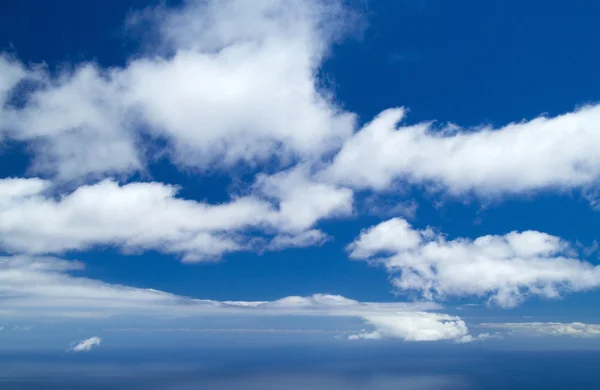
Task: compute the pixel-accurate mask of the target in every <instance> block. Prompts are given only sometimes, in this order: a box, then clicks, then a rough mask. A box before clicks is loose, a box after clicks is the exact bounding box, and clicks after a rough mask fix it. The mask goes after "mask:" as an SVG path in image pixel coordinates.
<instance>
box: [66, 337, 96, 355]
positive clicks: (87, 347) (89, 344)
mask: <svg viewBox="0 0 600 390" xmlns="http://www.w3.org/2000/svg"><path fill="white" fill-rule="evenodd" d="M101 342H102V339H101V338H100V337H97V336H94V337H90V338H89V339H85V340H81V341H80V342H78V343H76V344H75V345H74V346H73V347H71V348H69V351H70V352H75V353H77V352H89V351H91V350H92V348H94V347H97V346H99V345H100V343H101Z"/></svg>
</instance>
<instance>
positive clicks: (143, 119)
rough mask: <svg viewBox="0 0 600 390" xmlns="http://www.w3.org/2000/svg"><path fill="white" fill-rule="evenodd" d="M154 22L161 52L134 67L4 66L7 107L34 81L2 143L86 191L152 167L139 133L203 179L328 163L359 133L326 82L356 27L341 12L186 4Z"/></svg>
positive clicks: (5, 120) (236, 0) (235, 1)
mask: <svg viewBox="0 0 600 390" xmlns="http://www.w3.org/2000/svg"><path fill="white" fill-rule="evenodd" d="M148 14H152V17H151V18H150V19H148V20H150V21H151V25H150V26H148V25H145V32H146V38H148V36H147V34H148V31H152V32H153V33H154V32H156V33H157V34H158V37H157V40H158V41H157V42H154V45H153V46H155V47H157V48H158V49H157V50H158V51H154V52H149V53H144V55H139V54H137V55H135V56H133V57H132V58H130V59H129V61H128V63H127V66H126V67H124V68H111V69H102V68H99V67H98V66H97V65H95V64H92V63H85V64H80V65H75V66H74V67H73V69H72V70H71V71H66V72H63V73H62V74H58V75H51V74H49V73H48V72H47V71H45V70H44V69H42V68H38V69H32V68H27V67H26V66H24V65H23V64H20V63H19V62H17V61H15V60H9V59H8V58H7V57H6V56H1V55H0V103H4V102H5V101H6V99H7V98H8V96H9V95H10V94H11V93H14V92H15V90H14V88H15V87H16V86H17V84H18V83H19V82H21V81H23V80H29V81H31V80H35V81H36V83H33V84H32V85H35V88H34V90H33V91H30V92H28V93H26V94H25V93H24V92H23V96H25V97H26V98H27V99H26V102H25V104H24V105H23V106H22V107H15V106H12V105H8V106H5V105H4V104H1V105H0V107H3V110H2V112H1V114H2V115H0V118H2V119H0V140H1V139H2V135H3V136H4V137H8V138H13V139H18V140H23V141H26V142H29V143H30V144H31V146H32V147H33V149H34V151H35V154H34V157H35V163H34V166H33V168H34V169H35V170H36V171H39V172H43V173H46V174H50V175H52V176H55V177H57V178H58V179H60V180H79V179H81V178H82V177H89V176H92V177H104V176H106V175H117V174H130V173H132V172H134V171H139V170H142V169H143V168H144V165H145V160H146V158H148V157H150V158H151V157H152V156H151V155H150V156H148V155H147V150H146V148H145V145H142V144H141V139H140V134H143V135H144V136H145V138H146V139H147V138H156V137H159V138H161V139H165V140H167V141H168V143H169V145H170V148H169V151H171V152H172V153H170V157H171V159H172V160H174V161H176V162H177V163H179V164H183V165H185V166H188V167H192V168H194V169H202V170H206V169H213V168H215V167H230V166H233V165H235V164H237V163H240V162H242V163H247V164H250V165H254V164H256V163H260V162H273V161H279V162H280V163H282V164H284V165H285V164H288V163H289V162H290V161H292V160H295V159H307V160H312V159H315V158H317V159H318V158H320V156H321V155H322V154H323V153H327V152H331V151H333V150H335V149H336V148H338V147H339V146H340V145H341V143H342V142H343V140H344V139H345V138H347V137H349V136H350V135H351V134H352V131H353V128H354V123H355V115H353V114H350V113H346V112H344V111H343V110H341V109H340V108H338V107H337V106H336V105H335V103H334V102H333V100H332V98H331V96H329V94H328V93H327V92H326V91H324V90H323V89H322V88H321V86H320V84H321V83H320V82H319V80H318V76H317V73H318V70H319V67H320V65H321V62H322V60H323V58H324V56H325V55H326V54H327V50H328V49H329V47H330V45H331V43H332V41H333V40H334V39H335V38H336V36H337V35H338V34H340V31H343V30H345V29H346V28H347V27H349V26H350V25H351V24H352V23H351V22H349V21H348V16H349V12H348V11H346V10H345V9H344V8H343V7H342V6H341V2H338V1H333V2H324V1H319V0H307V1H296V0H294V1H286V0H259V1H253V2H252V4H251V5H250V3H248V2H246V1H244V0H209V1H204V0H188V1H185V2H184V4H183V6H181V7H179V8H172V9H168V8H164V7H160V8H157V9H156V10H154V11H152V12H146V15H148ZM148 20H146V21H148ZM147 136H150V137H147ZM90 145H93V146H94V147H93V148H92V147H90ZM273 158H274V159H273Z"/></svg>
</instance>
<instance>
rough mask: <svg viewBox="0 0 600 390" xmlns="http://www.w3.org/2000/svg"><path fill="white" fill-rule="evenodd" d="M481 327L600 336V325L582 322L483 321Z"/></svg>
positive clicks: (530, 333) (526, 333)
mask: <svg viewBox="0 0 600 390" xmlns="http://www.w3.org/2000/svg"><path fill="white" fill-rule="evenodd" d="M478 327H480V328H490V329H505V330H508V331H510V332H511V333H519V334H525V335H547V336H573V337H600V325H597V324H584V323H581V322H571V323H562V322H512V323H511V322H506V323H482V324H479V325H478Z"/></svg>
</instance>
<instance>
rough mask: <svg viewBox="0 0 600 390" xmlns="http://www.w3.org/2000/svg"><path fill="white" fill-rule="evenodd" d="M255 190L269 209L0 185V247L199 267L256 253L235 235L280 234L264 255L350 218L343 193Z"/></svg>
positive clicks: (145, 185)
mask: <svg viewBox="0 0 600 390" xmlns="http://www.w3.org/2000/svg"><path fill="white" fill-rule="evenodd" d="M261 182H263V184H262V186H263V187H264V191H266V192H268V194H269V196H270V199H271V201H267V200H265V199H264V198H259V197H257V196H253V195H249V196H245V197H238V198H235V199H232V200H231V201H229V202H227V203H222V204H214V205H213V204H207V203H202V202H196V201H192V200H186V199H182V198H179V197H177V192H178V188H177V187H175V186H170V185H166V184H162V183H157V182H135V183H129V184H125V185H120V184H118V183H117V182H115V181H112V180H108V179H106V180H104V181H101V182H98V183H96V184H93V185H85V186H81V187H79V188H77V189H76V190H75V191H73V192H70V193H67V194H64V195H61V196H52V194H48V193H47V192H45V190H47V189H48V188H50V187H51V183H50V182H47V181H44V180H40V179H0V189H2V188H6V189H7V191H5V192H3V193H2V195H0V247H1V248H3V249H4V250H7V251H11V252H16V253H30V254H42V253H61V252H65V251H69V250H85V249H89V248H92V247H94V246H97V245H113V246H117V247H121V248H123V249H125V250H146V249H155V250H160V251H163V252H166V253H173V254H181V255H182V256H183V259H184V260H186V261H199V260H206V259H215V258H219V257H220V256H221V255H222V254H223V253H227V252H232V251H239V250H250V249H254V248H253V245H252V243H251V242H250V238H249V237H244V236H243V235H242V233H241V232H242V231H243V230H244V229H248V228H263V229H265V230H266V233H267V234H270V232H273V233H278V234H279V235H278V236H277V237H275V239H274V241H273V244H272V245H271V246H267V248H268V249H280V248H283V247H291V246H296V247H299V246H308V245H313V244H318V243H322V242H323V241H324V239H325V238H326V235H325V234H324V233H322V232H319V231H317V230H312V229H311V227H312V226H313V225H314V224H315V223H316V222H317V221H318V220H320V219H322V218H324V217H327V216H330V217H334V216H338V215H343V214H348V213H350V212H351V210H352V192H351V191H348V190H342V189H337V188H335V187H330V186H327V185H325V184H317V183H312V182H311V181H309V179H307V178H304V177H302V178H297V177H294V179H293V181H292V180H290V178H289V177H288V176H285V177H284V180H281V183H280V180H279V176H278V177H277V178H264V179H261ZM283 185H285V187H284V186H283Z"/></svg>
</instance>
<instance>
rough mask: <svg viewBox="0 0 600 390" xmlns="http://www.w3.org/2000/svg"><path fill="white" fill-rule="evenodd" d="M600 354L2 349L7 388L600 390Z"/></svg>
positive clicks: (1, 384)
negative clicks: (76, 352) (54, 351)
mask: <svg viewBox="0 0 600 390" xmlns="http://www.w3.org/2000/svg"><path fill="white" fill-rule="evenodd" d="M599 363H600V351H541V350H538V351H517V350H485V349H475V348H462V347H460V346H457V347H449V348H438V347H435V346H426V347H419V346H418V345H414V346H410V347H408V348H385V347H352V348H316V347H312V346H311V347H305V348H304V347H298V346H296V347H287V348H211V349H207V350H176V349H175V350H170V349H160V350H152V349H147V350H143V351H140V350H135V351H128V350H123V351H118V350H112V351H109V352H104V353H95V354H94V353H89V354H81V355H72V354H58V355H57V354H50V353H42V354H31V353H8V354H6V353H5V354H2V355H1V356H0V389H2V390H34V389H35V390H40V389H41V390H44V389H52V390H59V389H60V390H79V389H98V390H99V389H103V390H130V389H142V390H145V389H148V390H192V389H203V390H242V389H244V390H288V389H289V390H294V389H311V390H338V389H339V390H342V389H343V390H346V389H349V390H363V389H364V390H367V389H369V390H392V389H394V390H434V389H436V390H437V389H439V390H450V389H452V390H454V389H482V390H496V389H512V390H521V389H523V390H525V389H527V390H529V389H540V390H553V389H556V390H558V389H573V390H586V389H590V390H592V389H594V390H597V389H600V368H599Z"/></svg>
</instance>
